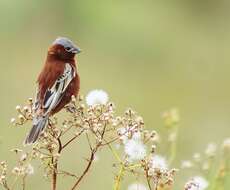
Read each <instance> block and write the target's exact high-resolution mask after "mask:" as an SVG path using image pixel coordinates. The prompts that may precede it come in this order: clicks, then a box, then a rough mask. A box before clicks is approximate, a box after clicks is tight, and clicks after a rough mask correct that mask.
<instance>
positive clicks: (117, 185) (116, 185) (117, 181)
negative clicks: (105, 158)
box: [114, 164, 124, 190]
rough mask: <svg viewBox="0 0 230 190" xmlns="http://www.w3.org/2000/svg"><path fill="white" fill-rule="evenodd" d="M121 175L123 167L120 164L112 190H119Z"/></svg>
mask: <svg viewBox="0 0 230 190" xmlns="http://www.w3.org/2000/svg"><path fill="white" fill-rule="evenodd" d="M123 173H124V165H123V164H121V168H120V171H119V174H118V176H117V178H116V183H115V186H114V190H120V183H121V178H122V176H123Z"/></svg>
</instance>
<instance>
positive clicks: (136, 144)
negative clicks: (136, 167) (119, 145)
mask: <svg viewBox="0 0 230 190" xmlns="http://www.w3.org/2000/svg"><path fill="white" fill-rule="evenodd" d="M125 153H126V154H127V155H128V157H129V161H131V162H132V161H136V160H142V159H144V157H145V156H146V147H145V145H144V144H143V143H142V142H141V141H136V140H133V139H131V140H128V141H127V142H126V144H125Z"/></svg>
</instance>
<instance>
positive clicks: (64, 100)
mask: <svg viewBox="0 0 230 190" xmlns="http://www.w3.org/2000/svg"><path fill="white" fill-rule="evenodd" d="M78 53H80V48H79V47H78V46H77V45H75V44H74V43H73V42H72V41H71V40H69V39H68V38H65V37H58V38H57V39H56V40H55V41H54V42H53V43H52V45H51V46H50V48H49V49H48V53H47V58H46V61H45V65H44V67H43V69H42V71H41V73H40V74H39V76H38V79H37V83H38V88H37V92H36V98H35V103H34V109H33V110H34V118H33V126H32V128H31V130H30V132H29V134H28V136H27V137H26V140H25V144H32V143H35V142H36V141H37V139H38V138H39V136H40V134H41V132H42V131H43V130H44V128H45V127H46V125H47V122H48V119H49V117H50V116H52V115H54V114H55V113H57V112H59V111H60V110H61V109H62V108H63V107H64V106H65V105H66V104H68V103H69V102H70V101H71V97H72V96H73V95H74V96H77V95H78V92H79V89H80V78H79V75H78V72H77V67H76V62H75V59H74V57H75V55H76V54H78Z"/></svg>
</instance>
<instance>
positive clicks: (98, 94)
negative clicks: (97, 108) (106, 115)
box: [86, 90, 109, 106]
mask: <svg viewBox="0 0 230 190" xmlns="http://www.w3.org/2000/svg"><path fill="white" fill-rule="evenodd" d="M108 99H109V98H108V94H107V93H106V92H105V91H103V90H92V91H91V92H89V93H88V95H87V96H86V103H87V104H88V105H89V106H93V105H98V104H99V105H100V104H106V103H107V102H108Z"/></svg>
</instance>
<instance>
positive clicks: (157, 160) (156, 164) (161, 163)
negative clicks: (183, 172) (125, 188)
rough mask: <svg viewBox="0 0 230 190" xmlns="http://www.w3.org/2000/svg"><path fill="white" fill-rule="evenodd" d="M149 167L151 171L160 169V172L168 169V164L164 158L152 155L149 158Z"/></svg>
mask: <svg viewBox="0 0 230 190" xmlns="http://www.w3.org/2000/svg"><path fill="white" fill-rule="evenodd" d="M150 167H151V169H154V170H155V169H160V170H166V169H168V163H167V161H166V159H165V157H163V156H160V155H153V156H152V157H151V158H150Z"/></svg>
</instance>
